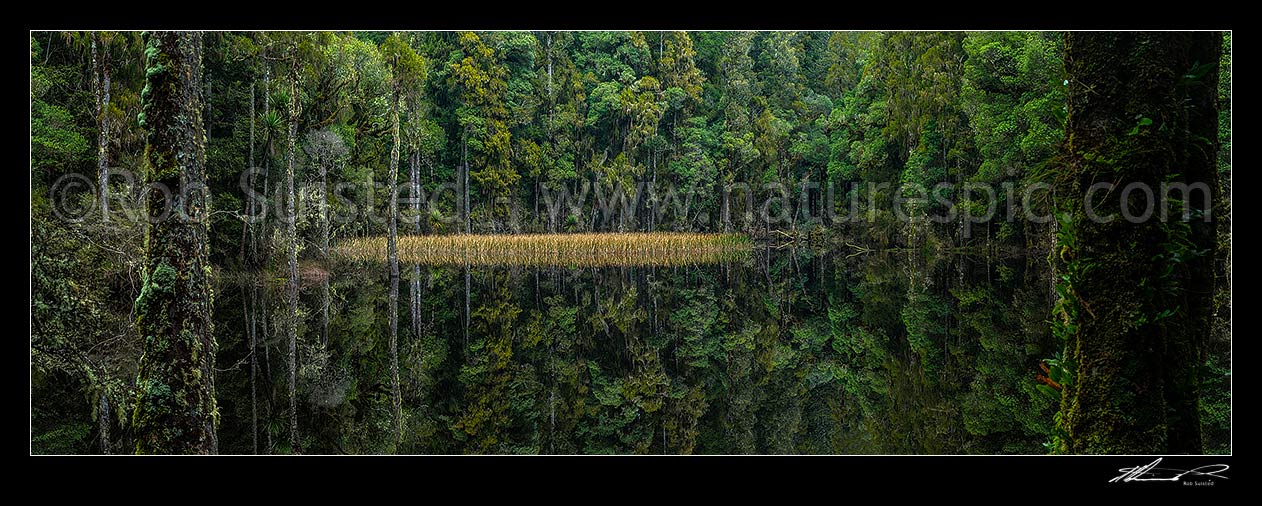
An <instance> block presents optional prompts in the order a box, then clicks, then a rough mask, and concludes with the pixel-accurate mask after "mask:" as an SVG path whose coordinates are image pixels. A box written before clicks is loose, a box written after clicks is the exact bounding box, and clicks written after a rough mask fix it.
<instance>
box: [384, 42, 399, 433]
mask: <svg viewBox="0 0 1262 506" xmlns="http://www.w3.org/2000/svg"><path fill="white" fill-rule="evenodd" d="M393 71H394V72H395V73H396V74H395V76H394V83H393V90H392V92H391V97H390V135H391V138H392V139H393V144H392V145H391V147H390V231H389V237H388V238H387V243H388V244H387V247H386V257H387V261H388V263H389V264H390V310H389V315H390V392H391V399H392V403H391V407H392V408H393V409H392V410H391V412H392V413H393V415H394V416H393V418H394V444H395V451H396V452H397V451H398V444H399V441H400V440H401V439H402V437H403V398H402V397H401V394H400V392H399V245H398V242H399V191H398V188H399V148H400V146H399V75H398V74H397V73H398V72H400V70H399V68H398V66H397V64H396V65H395V66H394V68H393Z"/></svg>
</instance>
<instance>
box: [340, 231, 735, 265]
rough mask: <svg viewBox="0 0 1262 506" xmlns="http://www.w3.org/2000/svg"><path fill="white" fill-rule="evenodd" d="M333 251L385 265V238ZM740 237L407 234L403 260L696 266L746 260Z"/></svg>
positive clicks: (347, 244)
mask: <svg viewBox="0 0 1262 506" xmlns="http://www.w3.org/2000/svg"><path fill="white" fill-rule="evenodd" d="M334 251H335V252H336V253H337V254H339V255H341V256H343V257H345V258H349V259H352V260H360V261H384V260H385V259H386V238H385V237H367V238H358V239H351V240H348V241H345V242H343V243H341V244H340V245H338V246H337V247H336V248H334ZM749 251H750V241H749V239H748V238H747V237H745V236H744V235H741V234H693V233H673V232H655V233H604V234H520V235H408V236H400V237H399V261H400V262H402V263H405V264H409V263H420V264H423V265H465V264H466V263H468V264H469V265H506V266H571V267H616V266H632V265H646V266H647V265H656V266H675V265H696V264H708V263H719V262H727V261H733V260H740V259H742V258H745V257H746V256H747V255H748V254H749Z"/></svg>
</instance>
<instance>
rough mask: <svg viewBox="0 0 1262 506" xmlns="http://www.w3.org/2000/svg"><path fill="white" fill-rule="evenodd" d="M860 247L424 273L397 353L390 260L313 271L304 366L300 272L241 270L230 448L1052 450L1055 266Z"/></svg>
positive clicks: (223, 327) (224, 320) (229, 400)
mask: <svg viewBox="0 0 1262 506" xmlns="http://www.w3.org/2000/svg"><path fill="white" fill-rule="evenodd" d="M850 254H851V252H849V251H836V252H823V251H817V250H806V249H789V248H786V249H763V248H758V249H755V251H754V252H753V254H752V255H751V256H750V257H749V258H748V259H747V260H744V261H742V262H740V263H735V264H732V263H729V264H718V265H699V266H692V267H674V268H662V267H655V268H654V267H616V268H597V269H592V268H585V269H574V268H566V267H552V268H491V267H473V268H471V269H468V270H466V268H464V267H463V266H416V265H403V266H401V271H402V278H401V280H400V282H399V287H398V294H399V295H398V323H397V325H398V327H397V332H398V334H397V335H398V337H397V342H396V343H395V344H394V346H391V340H390V318H389V293H390V282H389V278H388V276H387V272H386V268H385V265H384V263H382V264H363V263H349V262H334V263H331V264H329V265H328V270H327V272H328V275H327V276H324V275H322V272H325V271H321V269H319V268H315V267H314V266H305V267H304V269H303V271H304V283H303V286H302V290H301V296H300V301H299V308H298V326H297V328H298V330H297V334H296V335H297V337H296V339H295V342H294V343H293V345H294V347H293V349H294V350H295V351H296V356H295V357H294V362H295V363H296V367H294V368H292V369H291V368H290V366H289V362H290V343H289V339H288V337H287V335H286V332H285V318H287V317H288V314H289V309H288V304H287V302H286V299H285V289H284V280H283V279H262V278H261V277H260V276H257V275H250V274H246V273H225V275H224V276H222V278H223V279H224V280H225V281H224V282H223V283H222V284H221V285H220V286H219V287H218V289H217V293H216V301H215V302H216V307H215V317H216V323H215V325H216V327H215V333H216V335H217V336H218V342H219V355H218V367H219V369H220V372H219V373H218V375H217V378H216V387H217V390H218V398H219V412H220V417H221V419H220V434H219V440H220V451H221V452H223V453H255V452H256V451H257V452H258V453H290V452H292V451H294V448H293V447H292V444H291V441H292V440H293V439H295V438H294V437H293V436H294V434H293V427H294V426H295V425H296V427H297V432H296V440H297V441H298V446H299V448H298V449H299V450H300V451H301V452H302V453H320V454H340V453H443V454H461V453H563V454H570V453H698V454H726V453H765V454H779V453H845V454H866V453H882V454H888V453H899V454H901V453H911V454H938V453H945V454H955V453H986V454H994V453H1044V449H1043V448H1042V443H1043V442H1044V441H1046V440H1047V433H1048V431H1049V430H1050V426H1051V424H1052V415H1053V413H1054V411H1055V406H1054V405H1053V404H1054V403H1053V401H1052V400H1051V399H1050V398H1048V397H1047V396H1046V395H1045V394H1043V393H1041V392H1039V390H1038V389H1037V388H1036V385H1037V384H1038V383H1037V381H1036V380H1035V377H1036V374H1037V373H1038V372H1039V369H1038V365H1039V361H1040V360H1041V359H1044V358H1048V357H1051V356H1052V353H1053V351H1054V345H1053V338H1052V337H1051V335H1050V333H1049V331H1048V330H1047V327H1048V325H1047V320H1048V313H1049V308H1050V289H1051V287H1050V285H1049V282H1048V281H1047V280H1048V273H1047V267H1046V264H1047V263H1046V260H1045V259H1044V258H1041V257H1013V258H1007V259H996V258H987V257H983V256H970V255H945V256H925V255H922V254H920V253H910V252H890V253H873V254H864V255H853V256H848V255H850ZM466 273H467V276H466ZM227 280H233V281H231V282H229V281H227ZM466 281H467V286H468V289H467V290H466ZM326 294H327V298H326ZM326 300H327V306H326ZM326 307H327V311H326ZM251 333H253V335H254V341H255V346H254V347H253V350H252V349H251V346H250V342H251V338H250V336H251ZM251 351H253V353H251ZM252 371H253V372H252ZM396 371H397V372H396ZM291 376H292V385H293V386H292V387H291ZM396 377H397V380H396ZM291 399H292V400H293V405H294V406H295V408H296V409H293V410H291V408H290V406H291ZM295 422H296V424H295Z"/></svg>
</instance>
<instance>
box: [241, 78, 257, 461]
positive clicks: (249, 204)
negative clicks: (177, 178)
mask: <svg viewBox="0 0 1262 506" xmlns="http://www.w3.org/2000/svg"><path fill="white" fill-rule="evenodd" d="M246 150H247V155H246V164H247V166H246V170H249V171H250V172H251V175H250V190H251V195H249V196H248V197H247V198H246V203H245V205H246V208H245V220H244V221H245V223H243V224H242V225H241V262H242V264H244V263H245V262H246V261H247V257H246V255H245V248H246V244H247V241H248V243H249V245H250V256H249V257H248V260H249V262H250V263H251V264H253V263H255V262H256V261H257V258H258V254H259V253H258V241H256V240H255V238H254V195H253V192H252V191H253V190H254V175H253V171H254V81H250V143H249V144H247V145H246ZM247 236H248V237H247ZM251 350H253V348H251ZM255 446H256V447H257V445H255Z"/></svg>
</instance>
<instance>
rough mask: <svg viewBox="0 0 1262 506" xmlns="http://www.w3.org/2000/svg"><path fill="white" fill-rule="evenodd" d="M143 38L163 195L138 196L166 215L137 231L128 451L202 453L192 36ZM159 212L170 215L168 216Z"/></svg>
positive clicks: (210, 349)
mask: <svg viewBox="0 0 1262 506" xmlns="http://www.w3.org/2000/svg"><path fill="white" fill-rule="evenodd" d="M144 40H145V48H146V49H145V54H146V61H145V67H146V72H145V81H146V84H145V86H146V88H147V89H148V90H149V93H147V94H146V95H145V96H144V97H143V99H142V111H143V116H142V121H141V127H143V128H144V129H145V141H146V142H145V167H146V173H147V175H148V178H149V180H150V181H151V182H152V183H155V184H159V185H164V186H165V187H166V188H168V189H169V190H170V193H169V194H168V193H164V192H156V191H155V192H151V193H150V195H149V198H148V212H149V215H150V216H155V217H157V216H161V215H163V214H168V216H166V217H165V218H166V219H159V220H156V221H155V222H154V223H152V224H150V225H149V227H148V230H147V232H146V234H147V236H146V240H145V246H146V247H145V250H146V251H145V283H144V288H143V289H142V290H141V293H140V296H139V297H138V298H137V299H136V315H137V316H136V328H137V330H138V331H139V333H140V335H141V336H142V341H143V343H144V354H143V355H142V356H141V358H140V372H139V376H138V379H137V390H138V392H139V393H138V398H137V401H136V411H135V413H134V414H133V417H132V427H133V430H134V431H135V434H136V453H174V454H211V453H216V452H217V450H218V448H217V444H216V439H215V426H216V422H217V420H218V407H217V406H216V404H215V383H214V377H215V370H214V363H215V339H214V336H213V334H212V333H211V308H212V299H211V298H212V294H211V287H210V279H209V272H210V261H209V256H210V255H209V244H208V242H207V235H208V231H209V221H208V218H209V215H210V209H209V204H210V202H209V201H208V200H207V199H206V194H205V192H204V190H197V189H195V187H196V186H198V185H204V184H205V179H206V175H205V156H206V154H205V144H204V138H205V137H204V135H203V125H202V104H201V90H200V89H199V88H200V87H201V73H202V54H201V50H202V34H201V33H196V32H192V33H189V32H152V33H148V32H147V33H145V34H144ZM190 188H194V191H189V190H190ZM203 188H204V187H203ZM168 195H169V197H168ZM168 198H169V199H172V200H173V201H172V202H169V201H168ZM168 205H171V209H174V210H177V211H176V212H174V213H168V212H167V211H168V207H167V206H168ZM179 210H182V211H183V213H180V212H179ZM180 214H185V215H186V216H183V217H182V216H180Z"/></svg>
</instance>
